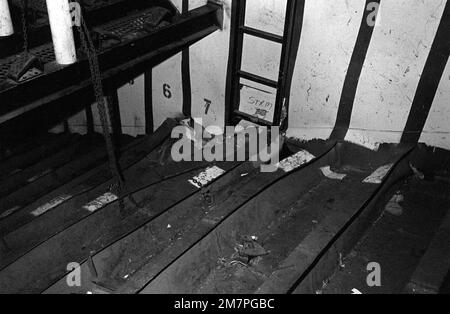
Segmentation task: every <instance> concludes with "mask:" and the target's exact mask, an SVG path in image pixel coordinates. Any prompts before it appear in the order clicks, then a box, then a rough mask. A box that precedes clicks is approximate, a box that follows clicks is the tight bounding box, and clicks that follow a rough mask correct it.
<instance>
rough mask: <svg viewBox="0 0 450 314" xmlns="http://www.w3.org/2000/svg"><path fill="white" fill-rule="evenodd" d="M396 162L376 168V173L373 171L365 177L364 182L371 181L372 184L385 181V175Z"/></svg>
mask: <svg viewBox="0 0 450 314" xmlns="http://www.w3.org/2000/svg"><path fill="white" fill-rule="evenodd" d="M393 166H394V164H389V165H385V166H382V167H380V168H378V169H377V170H375V172H374V173H372V174H371V175H370V176H368V177H367V178H365V179H364V181H363V182H364V183H371V184H381V183H383V179H384V177H386V175H387V174H388V173H389V171H390V170H391V169H392V167H393Z"/></svg>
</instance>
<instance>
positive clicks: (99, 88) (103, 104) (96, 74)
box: [78, 16, 124, 208]
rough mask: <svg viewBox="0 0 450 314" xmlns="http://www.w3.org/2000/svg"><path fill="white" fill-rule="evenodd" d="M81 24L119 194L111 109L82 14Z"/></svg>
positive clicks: (84, 48) (79, 28)
mask: <svg viewBox="0 0 450 314" xmlns="http://www.w3.org/2000/svg"><path fill="white" fill-rule="evenodd" d="M80 21H81V26H80V27H78V31H79V33H80V40H81V45H82V48H83V50H84V51H85V53H86V55H87V58H88V61H89V68H90V71H91V78H92V85H93V87H94V93H95V99H96V102H97V109H98V112H99V116H100V122H101V124H102V129H103V136H104V138H105V142H106V148H107V151H108V158H109V164H110V168H111V172H112V174H113V176H114V177H115V179H116V189H117V193H118V194H119V195H120V193H121V191H122V188H123V185H124V179H123V176H122V174H121V171H120V165H119V163H118V160H117V157H116V150H115V149H114V143H113V140H112V138H111V134H110V129H109V123H108V112H107V108H108V110H109V115H110V117H112V109H111V105H110V103H109V102H107V101H105V97H104V93H103V85H102V76H101V72H100V68H99V64H98V58H97V52H96V50H95V47H94V44H93V42H92V38H91V36H90V33H89V29H88V27H87V25H86V22H85V20H84V19H83V16H80ZM120 206H121V208H123V202H120Z"/></svg>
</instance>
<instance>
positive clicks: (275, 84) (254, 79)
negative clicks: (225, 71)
mask: <svg viewBox="0 0 450 314" xmlns="http://www.w3.org/2000/svg"><path fill="white" fill-rule="evenodd" d="M238 75H239V76H240V77H241V78H243V79H246V80H250V81H252V82H256V83H259V84H262V85H266V86H269V87H272V88H275V89H278V82H276V81H273V80H270V79H267V78H265V77H262V76H259V75H256V74H252V73H248V72H245V71H238Z"/></svg>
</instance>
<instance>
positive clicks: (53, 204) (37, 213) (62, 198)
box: [31, 194, 72, 217]
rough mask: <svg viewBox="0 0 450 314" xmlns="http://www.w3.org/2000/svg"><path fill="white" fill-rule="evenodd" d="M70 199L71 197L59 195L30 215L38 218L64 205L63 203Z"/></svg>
mask: <svg viewBox="0 0 450 314" xmlns="http://www.w3.org/2000/svg"><path fill="white" fill-rule="evenodd" d="M71 198H72V195H66V194H64V195H61V196H58V197H56V198H54V199H52V200H51V201H50V202H48V203H46V204H44V205H42V206H39V207H38V208H37V209H36V210H34V211H32V212H31V214H32V215H33V216H35V217H39V216H41V215H43V214H45V213H46V212H48V211H49V210H51V209H53V208H55V207H57V206H59V205H61V204H62V203H64V202H65V201H67V200H69V199H71Z"/></svg>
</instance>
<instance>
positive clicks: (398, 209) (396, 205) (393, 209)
mask: <svg viewBox="0 0 450 314" xmlns="http://www.w3.org/2000/svg"><path fill="white" fill-rule="evenodd" d="M404 201H405V197H404V196H403V195H402V194H401V193H400V192H397V194H395V195H394V196H393V197H392V198H391V200H390V201H389V203H387V205H386V207H385V211H386V212H388V213H389V214H391V215H394V216H401V215H402V214H403V207H402V206H401V205H400V203H402V202H404Z"/></svg>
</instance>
